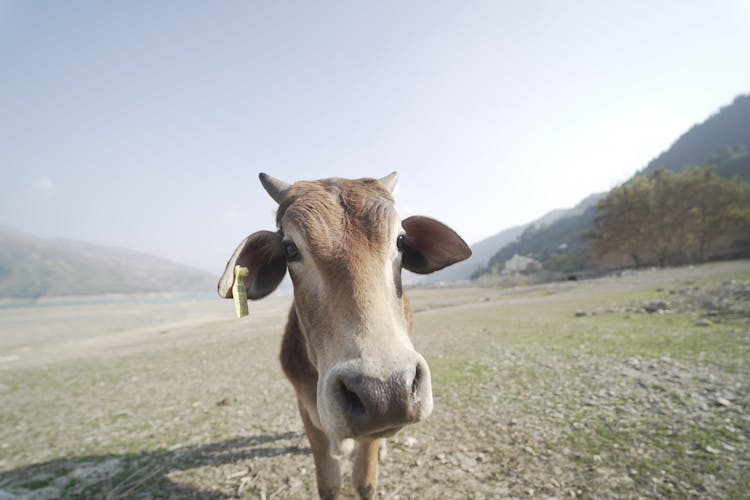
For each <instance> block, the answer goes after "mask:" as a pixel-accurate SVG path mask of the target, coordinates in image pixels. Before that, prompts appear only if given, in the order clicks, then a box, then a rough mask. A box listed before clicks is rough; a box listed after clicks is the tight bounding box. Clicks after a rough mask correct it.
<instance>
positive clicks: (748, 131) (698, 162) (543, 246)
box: [475, 94, 750, 277]
mask: <svg viewBox="0 0 750 500" xmlns="http://www.w3.org/2000/svg"><path fill="white" fill-rule="evenodd" d="M711 164H713V165H716V173H717V174H718V175H720V176H722V177H727V178H733V177H736V178H738V179H740V180H742V181H746V182H750V94H747V95H745V94H743V95H739V96H737V97H735V98H734V100H733V101H732V103H731V104H729V105H726V106H722V107H720V108H719V110H718V111H717V112H715V113H714V114H712V115H710V116H709V117H708V118H706V119H705V120H703V121H702V122H700V123H697V124H695V125H693V126H692V127H690V128H689V129H688V130H687V131H686V132H684V133H683V134H681V135H680V136H679V137H678V138H677V140H675V141H674V142H673V143H672V144H671V146H670V147H669V148H668V149H666V150H665V151H663V152H661V153H660V154H659V155H657V156H656V157H655V158H654V159H652V160H651V161H649V163H648V164H647V165H646V166H645V167H643V168H642V169H640V170H639V171H636V173H635V174H634V175H633V176H632V177H631V178H630V179H629V180H628V181H626V182H629V181H630V180H632V179H634V178H636V177H637V176H642V175H649V174H651V173H653V172H654V171H655V170H656V169H658V168H660V167H664V168H666V169H668V170H670V171H672V172H673V173H679V172H682V171H683V170H685V169H687V168H690V167H701V166H706V165H711ZM603 195H606V193H603ZM595 215H596V208H595V207H591V208H590V209H588V210H587V211H586V212H584V213H582V214H580V215H576V216H573V217H565V218H562V219H558V220H557V221H555V222H554V223H553V224H549V225H548V226H546V227H542V228H536V229H534V230H533V231H529V232H524V234H523V235H521V237H519V239H517V240H515V241H513V242H511V243H509V244H508V245H505V246H504V247H503V248H501V249H499V250H498V251H497V253H496V254H495V255H494V256H493V257H491V258H490V261H489V265H488V266H485V269H484V272H490V271H491V268H492V266H493V265H494V266H502V265H503V264H504V262H505V261H506V260H507V259H508V258H510V257H512V256H513V255H514V254H515V253H520V254H522V255H530V256H534V257H535V258H537V257H540V258H544V259H546V262H547V263H548V264H551V265H553V266H557V268H555V269H554V270H557V271H561V272H564V273H569V272H576V271H581V270H584V269H586V268H588V267H589V263H588V262H587V260H586V254H587V252H588V247H589V245H588V241H587V240H586V239H585V238H584V236H583V234H584V233H586V232H588V231H591V230H592V229H593V221H594V217H595ZM571 232H575V234H571ZM481 274H482V271H481V270H480V272H479V273H477V274H475V277H478V276H479V275H481Z"/></svg>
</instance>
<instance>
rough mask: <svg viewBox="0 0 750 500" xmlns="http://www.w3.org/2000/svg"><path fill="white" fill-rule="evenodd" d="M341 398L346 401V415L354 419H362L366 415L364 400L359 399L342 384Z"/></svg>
mask: <svg viewBox="0 0 750 500" xmlns="http://www.w3.org/2000/svg"><path fill="white" fill-rule="evenodd" d="M339 385H340V391H341V396H342V399H343V401H344V410H345V411H346V413H347V414H348V415H350V416H353V417H360V416H362V415H364V414H365V405H364V404H363V403H362V400H361V399H359V396H357V395H356V394H355V393H353V392H352V391H350V390H349V388H348V387H347V386H346V385H345V384H344V383H343V382H340V383H339Z"/></svg>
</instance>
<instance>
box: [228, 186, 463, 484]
mask: <svg viewBox="0 0 750 500" xmlns="http://www.w3.org/2000/svg"><path fill="white" fill-rule="evenodd" d="M397 176H398V174H397V173H396V172H393V173H391V174H390V175H388V176H386V177H383V178H381V179H375V178H365V179H356V180H351V179H341V178H331V179H322V180H318V181H300V182H296V183H294V184H287V183H286V182H283V181H281V180H279V179H276V178H274V177H271V176H269V175H266V174H263V173H261V174H260V176H259V177H260V181H261V184H262V185H263V187H264V188H265V190H266V191H267V192H268V194H269V195H270V196H271V198H273V199H274V200H275V201H276V202H277V203H278V210H277V213H276V225H277V230H276V231H259V232H256V233H253V234H251V235H250V236H248V237H247V238H245V239H244V240H243V241H242V242H241V243H240V244H239V246H238V247H237V249H236V250H235V251H234V253H233V254H232V256H231V258H230V259H229V262H228V263H227V266H226V270H225V271H224V274H223V276H222V277H221V279H220V281H219V285H218V291H219V295H221V296H222V297H224V298H231V297H232V286H233V284H234V280H235V274H234V269H235V266H236V265H240V266H243V267H246V268H247V269H248V270H249V272H248V273H247V275H245V276H244V277H240V278H238V279H243V280H244V285H245V287H246V289H247V297H248V298H249V299H251V300H258V299H261V298H263V297H265V296H267V295H268V294H270V293H271V292H273V291H274V290H275V289H276V287H277V286H278V285H279V283H280V282H281V280H282V279H283V278H284V276H285V274H286V271H287V269H288V270H289V274H290V276H291V280H292V285H293V290H294V293H293V294H294V300H293V303H292V307H291V309H290V311H289V318H288V321H287V324H286V329H285V332H284V335H283V338H282V342H281V354H280V360H281V366H282V369H283V371H284V373H285V375H286V376H287V378H288V379H289V381H290V382H291V384H292V386H293V387H294V390H295V392H296V396H297V402H298V408H299V413H300V416H301V417H302V422H303V424H304V428H305V433H306V434H307V437H308V439H309V441H310V448H311V450H312V454H313V458H314V460H315V472H316V480H317V486H318V493H319V495H320V497H321V498H323V499H334V498H337V497H338V495H339V492H340V489H341V471H340V468H339V460H340V459H341V458H342V457H344V456H346V455H348V454H351V453H353V460H354V465H353V472H352V476H353V482H354V487H355V489H356V491H357V493H358V495H359V496H360V497H361V498H368V499H369V498H375V495H376V487H377V475H378V456H379V450H380V446H381V441H382V443H383V444H384V442H385V441H384V439H385V438H387V437H390V436H393V435H394V434H396V433H397V432H398V431H399V430H400V429H402V428H403V427H404V426H405V425H407V424H412V423H416V422H419V421H420V420H423V419H425V418H427V417H428V416H429V415H430V413H432V408H433V401H432V385H431V381H430V369H429V367H428V366H427V362H426V361H425V359H424V358H423V357H422V356H421V355H420V354H419V353H418V352H417V351H416V350H415V349H414V346H413V344H412V342H411V333H412V313H411V308H410V306H409V301H408V300H407V298H406V295H405V294H404V289H403V286H402V284H401V270H402V269H408V270H409V271H412V272H415V273H420V274H426V273H431V272H434V271H437V270H439V269H442V268H444V267H446V266H449V265H451V264H453V263H455V262H459V261H461V260H464V259H466V258H468V257H469V256H470V255H471V250H470V249H469V247H468V245H467V244H466V243H465V242H464V240H463V239H461V237H460V236H459V235H458V234H456V232H455V231H454V230H453V229H451V228H449V227H448V226H446V225H445V224H443V223H441V222H438V221H436V220H434V219H431V218H428V217H423V216H413V217H408V218H406V219H404V220H401V219H400V218H399V216H398V215H397V213H396V210H395V208H394V200H393V196H392V192H393V189H394V188H395V186H396V180H397ZM355 447H356V449H355Z"/></svg>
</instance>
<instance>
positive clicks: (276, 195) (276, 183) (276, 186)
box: [258, 173, 289, 203]
mask: <svg viewBox="0 0 750 500" xmlns="http://www.w3.org/2000/svg"><path fill="white" fill-rule="evenodd" d="M258 177H259V178H260V183H261V184H263V187H264V188H265V190H266V191H268V194H269V195H271V198H273V200H274V201H275V202H276V203H281V200H283V199H284V196H286V192H287V190H288V189H289V184H287V183H286V182H284V181H281V180H279V179H277V178H276V177H271V176H270V175H268V174H263V173H261V174H260V175H258Z"/></svg>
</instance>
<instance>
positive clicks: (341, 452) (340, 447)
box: [331, 438, 354, 458]
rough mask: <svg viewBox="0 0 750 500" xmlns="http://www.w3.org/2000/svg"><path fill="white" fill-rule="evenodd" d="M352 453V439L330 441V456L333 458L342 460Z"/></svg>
mask: <svg viewBox="0 0 750 500" xmlns="http://www.w3.org/2000/svg"><path fill="white" fill-rule="evenodd" d="M353 451H354V440H353V439H336V438H332V439H331V455H332V456H333V457H334V458H342V457H346V456H349V455H351V454H352V452H353Z"/></svg>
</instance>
